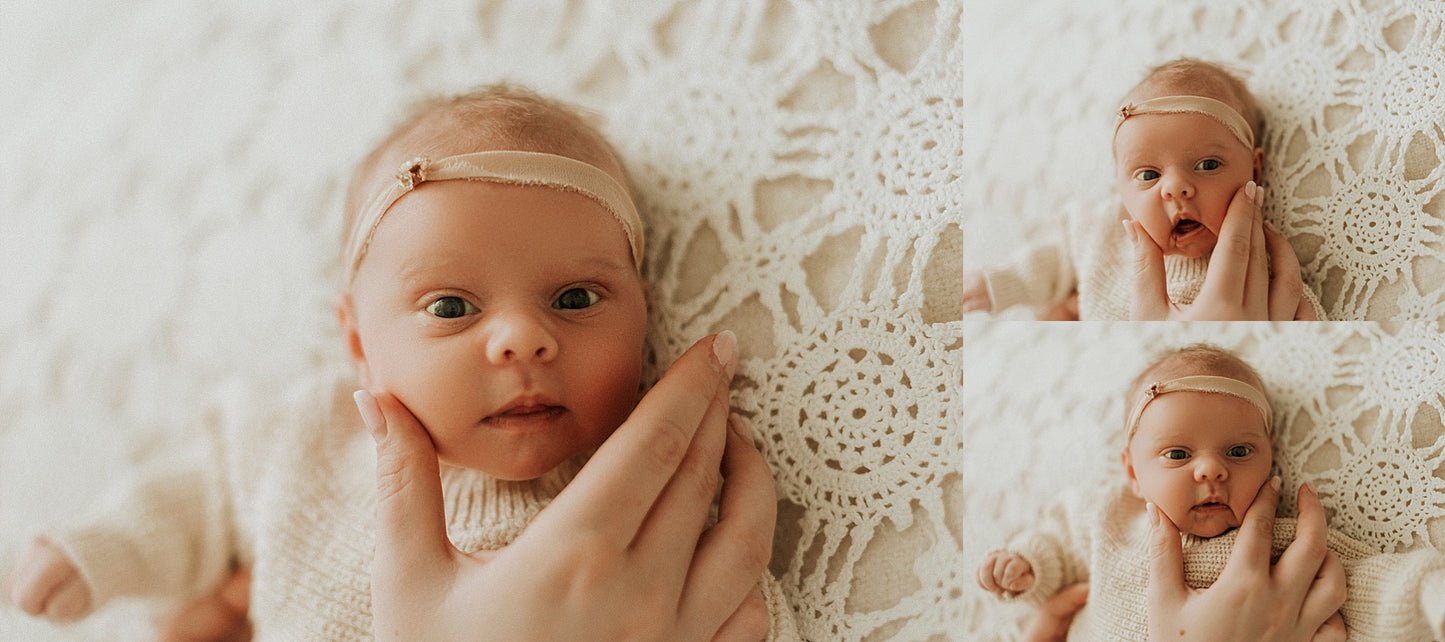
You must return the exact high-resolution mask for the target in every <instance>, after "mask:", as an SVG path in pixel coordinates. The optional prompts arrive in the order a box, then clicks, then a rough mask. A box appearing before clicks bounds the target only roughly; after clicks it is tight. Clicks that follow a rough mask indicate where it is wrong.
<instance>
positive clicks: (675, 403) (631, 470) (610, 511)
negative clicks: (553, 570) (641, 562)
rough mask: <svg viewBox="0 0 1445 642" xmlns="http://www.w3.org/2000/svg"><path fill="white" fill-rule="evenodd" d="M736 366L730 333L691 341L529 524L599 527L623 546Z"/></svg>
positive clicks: (561, 530) (595, 529)
mask: <svg viewBox="0 0 1445 642" xmlns="http://www.w3.org/2000/svg"><path fill="white" fill-rule="evenodd" d="M736 367H737V339H736V337H734V336H733V334H732V333H731V332H723V333H720V334H717V335H714V336H713V337H711V338H704V339H702V340H700V341H698V342H697V343H695V344H693V346H692V347H691V348H689V349H688V350H687V352H685V353H683V355H682V356H681V357H679V358H678V360H677V362H676V363H673V364H672V367H671V368H669V369H668V371H667V374H665V375H663V377H662V380H661V381H658V382H657V384H656V385H654V386H653V387H652V390H650V391H649V392H648V393H647V395H646V396H644V397H643V398H642V401H641V402H640V403H638V405H637V408H636V409H634V410H633V411H632V415H631V416H630V417H628V418H627V421H625V422H623V424H622V425H621V426H620V427H618V429H617V431H616V432H614V433H613V434H612V436H611V437H610V438H608V439H607V441H605V442H603V443H602V446H601V447H600V448H598V449H597V452H596V453H595V454H593V455H592V458H591V459H590V460H588V462H587V464H586V465H585V466H583V467H582V470H581V472H579V473H578V474H577V477H576V478H575V479H573V480H572V483H570V484H568V485H567V487H566V488H565V489H563V490H562V492H561V494H559V495H558V496H557V498H556V499H555V500H553V502H552V505H551V507H549V508H548V510H545V511H542V513H541V514H540V515H538V516H537V520H536V521H534V522H533V524H532V526H531V528H532V529H536V528H538V527H542V528H557V529H559V530H557V531H556V532H559V533H568V532H577V531H592V532H599V533H602V534H603V535H604V536H605V537H607V538H609V540H610V541H613V542H615V543H616V544H617V545H618V546H619V547H625V546H628V545H630V544H631V543H632V540H633V539H634V538H635V537H636V535H637V531H638V529H639V528H640V527H641V525H642V522H643V520H644V519H646V517H647V514H648V513H649V512H650V511H651V510H652V507H653V504H654V503H656V501H657V499H658V496H659V495H660V494H661V493H662V489H663V488H664V487H665V486H666V485H667V484H668V482H670V481H671V480H672V477H673V475H674V473H675V472H676V471H677V467H678V466H679V465H680V464H681V463H682V461H683V458H684V457H686V455H687V453H688V451H689V449H690V448H691V446H692V440H693V435H694V434H695V433H696V432H697V429H698V427H699V425H700V424H701V423H702V418H703V416H704V415H706V414H707V412H708V411H709V409H710V408H711V407H712V405H713V404H714V402H715V399H716V397H717V394H718V390H719V388H726V387H727V386H728V385H730V383H731V381H732V376H733V372H734V370H735V368H736Z"/></svg>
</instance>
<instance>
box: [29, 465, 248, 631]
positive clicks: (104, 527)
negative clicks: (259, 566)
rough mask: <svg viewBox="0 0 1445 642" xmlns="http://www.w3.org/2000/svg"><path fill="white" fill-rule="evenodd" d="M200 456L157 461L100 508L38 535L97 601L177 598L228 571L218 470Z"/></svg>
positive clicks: (97, 603)
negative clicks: (69, 563)
mask: <svg viewBox="0 0 1445 642" xmlns="http://www.w3.org/2000/svg"><path fill="white" fill-rule="evenodd" d="M211 462H212V459H211V457H210V456H208V455H206V454H200V455H197V456H194V457H189V458H187V459H186V460H185V461H184V462H178V461H176V460H175V459H171V460H169V461H164V462H157V465H154V466H151V467H149V468H146V469H143V470H141V471H140V472H139V474H138V475H137V476H136V479H135V480H134V481H132V482H131V483H127V484H123V485H121V486H119V487H118V492H116V493H113V494H111V495H109V496H108V498H107V500H106V501H105V502H104V504H103V508H102V509H101V511H100V512H99V513H98V514H96V515H95V516H94V518H93V519H88V520H85V521H82V522H79V523H74V524H72V525H69V526H62V527H60V528H57V529H54V530H52V531H49V532H46V533H44V534H43V535H42V537H44V538H45V539H46V540H48V541H49V542H51V543H52V544H54V545H56V546H57V547H58V548H60V549H61V550H62V551H64V553H65V554H66V556H67V557H69V558H70V560H71V561H72V563H74V564H75V566H76V567H77V569H78V570H79V571H80V576H81V577H82V578H83V579H84V581H85V583H86V585H87V586H88V587H89V588H90V590H91V604H92V605H93V606H95V607H99V606H101V605H103V604H105V603H106V602H107V601H109V600H110V599H111V598H114V597H117V596H167V597H185V596H190V595H194V594H198V593H200V592H202V591H203V590H208V589H210V588H211V587H213V586H215V585H216V584H217V583H219V582H220V580H221V579H222V578H224V577H225V575H226V573H228V572H229V567H230V561H231V551H230V548H231V547H230V544H229V541H230V534H229V528H228V526H227V522H226V514H227V509H226V499H225V492H224V490H223V486H222V484H221V482H220V477H219V471H218V470H216V469H215V468H214V467H213V466H211V465H210V464H211Z"/></svg>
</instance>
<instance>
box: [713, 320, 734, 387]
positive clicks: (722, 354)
mask: <svg viewBox="0 0 1445 642" xmlns="http://www.w3.org/2000/svg"><path fill="white" fill-rule="evenodd" d="M712 354H713V356H714V357H717V362H718V365H719V366H721V367H722V371H723V376H724V377H726V378H728V379H732V378H733V373H734V372H737V368H738V337H737V335H735V334H733V331H732V330H723V331H722V332H719V333H717V336H716V337H714V338H713V340H712Z"/></svg>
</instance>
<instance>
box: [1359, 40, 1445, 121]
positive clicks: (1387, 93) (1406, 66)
mask: <svg viewBox="0 0 1445 642" xmlns="http://www.w3.org/2000/svg"><path fill="white" fill-rule="evenodd" d="M1441 69H1445V62H1442V60H1441V59H1440V58H1439V57H1438V56H1435V57H1428V58H1427V57H1414V56H1412V57H1409V58H1405V57H1390V58H1387V59H1386V60H1384V61H1382V63H1381V65H1380V69H1379V71H1378V73H1373V74H1370V75H1369V76H1368V78H1369V85H1368V86H1367V89H1366V95H1367V96H1368V97H1369V98H1368V99H1367V102H1366V104H1368V105H1372V106H1375V107H1376V108H1377V111H1376V113H1375V115H1376V116H1377V117H1378V118H1379V120H1378V121H1377V123H1378V125H1379V127H1380V129H1381V130H1382V131H1383V132H1384V133H1385V134H1386V135H1388V136H1389V137H1391V138H1396V137H1398V138H1407V137H1409V136H1410V135H1413V134H1414V133H1415V132H1416V131H1419V130H1421V129H1422V126H1423V125H1424V124H1425V123H1432V122H1436V121H1438V120H1439V119H1440V118H1441V115H1442V114H1445V91H1442V90H1441V80H1440V70H1441Z"/></svg>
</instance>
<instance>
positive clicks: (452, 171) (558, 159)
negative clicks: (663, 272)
mask: <svg viewBox="0 0 1445 642" xmlns="http://www.w3.org/2000/svg"><path fill="white" fill-rule="evenodd" d="M450 180H472V181H487V182H491V183H505V184H509V185H541V186H544V187H550V188H553V189H559V190H563V191H567V192H576V193H578V194H581V195H583V196H586V197H588V198H590V199H592V200H594V201H597V202H598V203H599V204H601V205H602V207H605V208H607V211H608V212H610V213H611V214H612V217H613V218H615V219H617V222H618V223H619V224H620V225H622V231H623V232H624V233H626V234H627V243H628V245H629V246H630V247H631V248H632V264H633V266H635V267H637V268H638V269H639V270H641V269H642V248H643V238H642V221H641V219H640V218H638V216H637V207H636V206H635V205H633V203H632V198H631V197H629V196H628V195H627V190H626V188H624V187H622V185H621V184H620V183H618V182H617V179H615V178H613V177H612V176H611V175H610V174H608V173H607V172H604V171H602V170H600V169H598V168H596V167H593V166H592V165H589V164H587V163H584V162H582V161H579V160H575V159H571V158H567V157H566V156H558V155H556V154H542V153H537V152H517V151H490V152H476V153H472V154H459V155H457V156H448V157H446V158H442V159H439V160H431V159H429V158H426V157H418V158H414V159H412V160H410V161H407V162H406V163H405V164H404V165H402V166H401V169H399V170H397V173H396V182H393V183H391V184H389V185H387V186H386V187H384V188H383V189H382V190H381V191H379V192H377V193H376V195H375V196H373V197H372V198H371V200H369V201H367V203H366V205H365V206H363V207H362V208H361V212H360V213H359V214H358V215H357V217H356V220H355V222H354V223H353V224H352V228H351V236H350V237H349V240H348V241H347V243H346V256H347V266H348V269H349V277H350V278H354V277H355V276H356V270H357V269H358V268H359V267H361V260H362V259H364V258H366V252H367V250H368V249H370V248H371V239H372V237H373V236H375V235H376V227H377V226H378V225H381V219H382V218H383V217H385V216H386V212H387V210H390V209H391V206H392V205H395V204H396V202H397V200H399V199H400V198H401V197H402V196H405V195H406V193H407V192H410V191H412V190H414V189H416V188H417V186H419V185H421V184H422V183H424V182H427V181H450Z"/></svg>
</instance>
